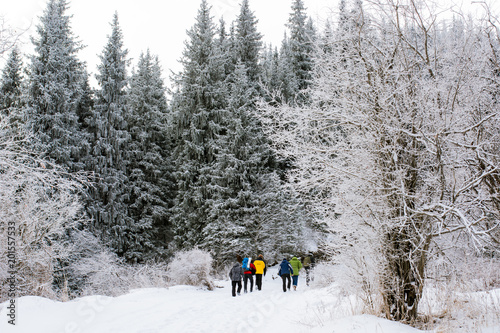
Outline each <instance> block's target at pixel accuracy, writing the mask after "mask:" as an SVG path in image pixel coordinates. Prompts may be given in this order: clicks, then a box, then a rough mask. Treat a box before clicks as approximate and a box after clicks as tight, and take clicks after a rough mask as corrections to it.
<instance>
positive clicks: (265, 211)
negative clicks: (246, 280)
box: [200, 63, 305, 261]
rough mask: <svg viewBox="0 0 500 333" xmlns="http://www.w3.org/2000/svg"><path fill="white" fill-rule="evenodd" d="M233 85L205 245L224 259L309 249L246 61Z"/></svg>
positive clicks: (298, 209) (215, 169)
mask: <svg viewBox="0 0 500 333" xmlns="http://www.w3.org/2000/svg"><path fill="white" fill-rule="evenodd" d="M228 82H229V83H230V85H229V95H228V96H229V100H228V106H227V110H224V111H223V112H224V113H225V116H224V117H223V125H224V129H225V135H220V136H219V138H218V140H219V144H218V146H219V147H221V148H220V149H219V150H218V151H217V155H216V160H215V162H214V164H213V167H212V175H211V177H210V179H211V180H212V182H211V183H210V184H209V188H210V190H211V192H212V193H213V195H212V197H211V198H210V199H209V200H208V213H209V214H208V217H207V218H208V220H207V225H206V226H205V227H204V229H203V240H202V241H201V243H200V246H201V247H202V248H205V249H207V250H210V251H211V252H212V254H213V255H214V257H215V258H216V260H218V261H226V260H231V259H233V258H234V254H235V253H241V252H242V251H244V252H245V253H247V254H249V255H250V254H251V253H258V252H264V253H266V257H267V258H269V259H271V258H272V259H277V258H278V256H281V255H291V254H293V252H294V251H299V250H300V249H302V248H303V243H302V236H303V229H304V226H305V224H304V218H303V215H302V214H303V211H302V209H301V208H302V207H301V206H300V204H299V203H300V201H299V200H297V198H295V197H293V196H292V195H291V193H290V192H288V191H287V190H286V188H285V187H284V186H283V185H282V184H281V183H280V179H279V176H278V173H277V172H276V169H275V167H274V166H275V162H274V157H273V153H272V151H271V149H270V145H269V142H268V139H267V138H266V137H265V136H264V133H263V131H262V128H261V125H260V123H259V122H258V120H257V118H256V116H255V114H254V112H255V101H256V100H257V96H256V89H255V88H254V86H253V84H252V83H250V79H249V78H248V76H247V69H246V66H245V65H243V64H241V63H240V64H239V65H238V66H237V67H236V70H235V72H234V73H233V74H232V75H231V76H230V78H228Z"/></svg>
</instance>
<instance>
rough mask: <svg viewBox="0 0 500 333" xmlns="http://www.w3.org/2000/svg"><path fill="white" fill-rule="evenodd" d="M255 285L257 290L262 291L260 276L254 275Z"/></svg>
mask: <svg viewBox="0 0 500 333" xmlns="http://www.w3.org/2000/svg"><path fill="white" fill-rule="evenodd" d="M255 285H256V286H257V289H259V290H262V274H255Z"/></svg>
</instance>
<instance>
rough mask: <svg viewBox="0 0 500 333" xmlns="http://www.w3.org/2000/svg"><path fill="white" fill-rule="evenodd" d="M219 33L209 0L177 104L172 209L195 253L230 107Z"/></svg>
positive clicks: (178, 233)
mask: <svg viewBox="0 0 500 333" xmlns="http://www.w3.org/2000/svg"><path fill="white" fill-rule="evenodd" d="M214 36H215V27H214V23H213V22H212V17H211V16H210V8H209V6H208V4H207V1H206V0H202V2H201V6H200V9H199V10H198V15H197V17H196V23H195V24H194V26H193V27H192V28H191V29H190V30H189V31H188V38H189V40H188V41H187V42H186V48H185V50H184V53H183V60H182V64H183V66H184V69H183V71H182V73H181V74H180V75H179V76H178V77H177V78H176V82H175V84H176V87H177V92H176V94H175V95H174V97H173V100H172V112H173V128H174V144H175V147H174V150H173V159H174V160H175V161H176V172H175V178H176V181H177V196H176V199H175V205H174V207H173V209H172V214H171V218H172V224H173V228H174V229H173V230H174V233H175V240H176V244H177V245H178V246H179V247H182V248H189V247H192V246H194V245H197V244H199V242H200V241H201V239H202V230H203V228H204V226H205V224H206V220H207V209H208V208H207V200H208V199H210V197H211V195H212V190H211V189H209V187H208V185H209V184H210V183H211V179H210V174H211V167H212V165H213V163H214V161H215V158H216V154H217V151H218V150H219V148H220V147H218V146H217V137H218V135H219V134H220V133H221V131H222V128H221V126H220V123H221V109H223V107H224V96H225V92H224V77H225V71H224V66H223V65H224V63H223V61H222V57H221V56H220V54H218V52H215V49H216V47H215V40H214Z"/></svg>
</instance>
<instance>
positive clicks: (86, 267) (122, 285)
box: [71, 243, 167, 296]
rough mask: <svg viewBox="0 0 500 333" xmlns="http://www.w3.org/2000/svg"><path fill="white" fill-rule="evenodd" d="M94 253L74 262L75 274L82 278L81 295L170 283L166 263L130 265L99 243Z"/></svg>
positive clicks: (104, 293) (73, 271) (114, 292)
mask: <svg viewBox="0 0 500 333" xmlns="http://www.w3.org/2000/svg"><path fill="white" fill-rule="evenodd" d="M94 245H95V246H93V247H92V248H93V250H92V253H90V254H87V255H86V256H84V257H82V258H81V259H80V260H78V261H75V262H74V263H73V264H72V265H71V272H72V274H73V275H74V276H75V277H79V278H82V279H83V280H84V285H83V288H82V291H81V294H82V295H105V296H119V295H123V294H126V293H127V292H129V291H130V290H132V289H138V288H165V287H167V267H166V264H165V263H155V262H149V263H145V264H135V265H130V264H127V263H125V261H124V259H123V258H120V257H118V256H117V255H116V254H115V253H114V252H111V251H110V250H109V249H107V248H105V247H103V246H102V245H100V244H99V243H96V244H94Z"/></svg>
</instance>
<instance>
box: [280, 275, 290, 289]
mask: <svg viewBox="0 0 500 333" xmlns="http://www.w3.org/2000/svg"><path fill="white" fill-rule="evenodd" d="M281 279H282V280H283V291H284V292H286V289H287V287H288V289H290V285H291V284H292V279H291V278H290V274H282V275H281ZM286 280H288V285H287V283H286Z"/></svg>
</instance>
